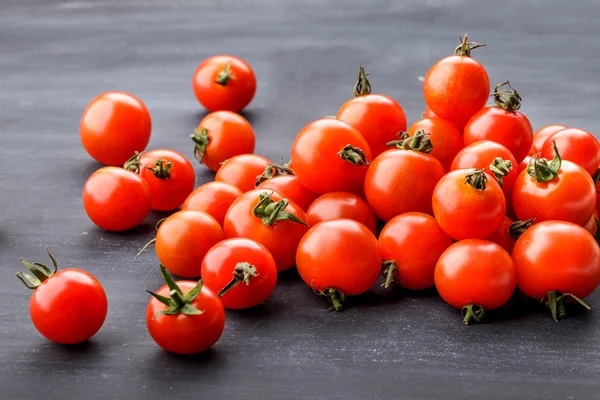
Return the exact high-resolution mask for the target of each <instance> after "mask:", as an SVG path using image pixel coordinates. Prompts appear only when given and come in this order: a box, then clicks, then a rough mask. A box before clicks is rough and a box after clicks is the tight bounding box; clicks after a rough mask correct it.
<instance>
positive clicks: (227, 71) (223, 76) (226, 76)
mask: <svg viewBox="0 0 600 400" xmlns="http://www.w3.org/2000/svg"><path fill="white" fill-rule="evenodd" d="M230 79H235V76H233V75H232V74H231V60H229V61H227V63H226V64H225V68H223V71H221V72H219V75H218V76H217V79H216V80H215V82H216V83H218V84H219V85H221V86H227V83H229V80H230Z"/></svg>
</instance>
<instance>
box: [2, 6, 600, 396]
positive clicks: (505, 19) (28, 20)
mask: <svg viewBox="0 0 600 400" xmlns="http://www.w3.org/2000/svg"><path fill="white" fill-rule="evenodd" d="M250 3H251V4H250ZM525 3H527V4H525ZM365 5H368V7H365ZM598 15H600V2H597V1H593V0H586V1H578V2H564V1H562V0H538V1H528V2H524V1H516V0H515V1H476V0H473V1H461V0H402V1H401V0H398V1H392V0H388V1H370V2H366V1H358V0H338V1H334V0H312V1H308V0H305V1H295V2H292V1H284V0H279V1H278V0H261V1H239V0H237V1H234V0H231V1H195V0H194V1H193V0H136V1H125V0H123V1H121V0H109V1H80V2H57V1H42V0H1V1H0V139H1V140H0V164H1V167H0V204H1V208H0V299H1V301H2V303H1V306H0V398H2V399H11V400H12V399H30V398H31V399H36V398H45V399H80V398H94V399H133V398H150V397H152V398H155V397H156V398H173V397H174V396H175V395H181V396H186V398H200V399H217V398H228V399H237V398H262V399H292V398H293V399H296V398H298V399H350V398H378V399H384V398H386V399H387V398H403V399H438V398H439V399H459V398H473V399H484V398H485V399H501V398H508V397H511V398H520V399H591V398H596V399H597V398H599V397H600V394H599V393H600V381H599V380H598V379H599V378H600V372H599V367H600V360H599V357H600V297H599V296H598V295H597V294H594V295H592V296H591V297H590V298H589V299H588V300H589V304H590V305H591V306H592V307H594V308H595V310H594V311H592V312H589V313H585V314H578V315H576V316H574V317H572V318H569V319H567V320H564V321H562V322H561V323H558V324H557V323H554V322H553V321H552V320H551V319H550V317H549V316H548V315H547V313H545V312H544V310H543V309H542V308H540V307H537V305H535V304H531V303H529V304H525V305H524V304H519V305H517V306H515V307H513V308H512V309H511V310H510V311H506V312H497V313H491V314H490V319H491V320H492V321H490V322H489V323H487V324H484V325H476V326H470V327H465V326H463V325H462V323H461V321H460V317H459V313H458V311H457V310H454V309H451V308H450V307H449V306H447V305H446V304H444V303H443V302H442V301H441V300H440V299H439V298H437V297H436V295H435V293H433V292H428V293H422V294H421V293H419V294H410V293H404V292H400V291H397V290H390V291H385V290H382V289H380V288H378V287H377V288H374V289H373V290H372V291H371V292H370V293H368V294H366V295H364V296H361V297H360V298H358V299H354V300H352V301H350V302H349V306H348V307H347V309H346V310H345V311H344V312H342V313H337V314H328V313H326V312H325V309H326V307H327V306H326V304H325V303H324V302H323V301H322V299H318V298H316V297H315V296H314V295H313V293H312V292H311V290H310V289H309V288H308V287H306V286H305V285H304V284H303V283H302V282H301V281H300V279H299V278H298V276H297V274H296V273H295V272H289V273H285V274H283V275H281V276H280V283H279V286H278V287H277V289H276V291H275V293H274V295H273V296H272V298H271V299H269V301H268V303H267V304H265V305H264V306H262V307H258V308H256V309H254V310H249V311H246V312H228V313H227V326H226V328H225V332H224V334H223V337H222V338H221V340H220V342H219V343H218V344H217V345H216V346H215V348H214V349H213V350H212V351H209V352H207V353H206V354H203V355H200V356H196V357H178V356H173V355H169V354H167V353H165V352H163V351H161V349H160V348H158V347H157V346H156V345H155V344H154V343H153V342H152V340H151V339H150V337H149V336H148V334H147V332H146V327H145V322H144V311H145V307H146V302H147V300H148V295H147V294H146V293H145V292H144V289H156V288H157V287H158V286H159V285H161V281H160V276H159V273H158V270H157V261H156V258H155V256H154V254H153V252H148V253H147V254H145V255H144V256H142V257H141V258H140V259H139V260H138V261H137V262H135V263H134V262H132V259H133V255H134V254H135V252H136V251H137V250H138V249H139V248H140V246H142V244H143V243H145V242H146V241H147V240H148V239H150V238H151V237H152V235H153V228H152V225H153V222H155V221H156V220H157V219H158V218H159V216H158V215H154V216H153V218H152V219H151V220H149V221H147V224H145V225H144V226H142V227H140V228H139V229H136V230H135V231H132V232H128V233H124V234H111V233H106V232H102V231H101V230H99V229H97V228H96V227H95V226H94V225H93V224H92V223H91V222H90V221H89V220H88V219H87V217H86V216H85V213H84V211H83V208H82V205H81V199H80V195H81V189H82V186H83V183H84V182H85V180H86V178H87V177H88V176H89V175H90V174H91V173H92V172H93V171H94V170H96V169H97V168H98V167H99V165H97V164H96V163H94V162H93V161H92V160H91V159H90V158H89V157H88V155H87V154H86V153H85V151H84V150H83V148H82V147H81V145H80V143H79V135H78V123H79V118H80V115H81V113H82V111H83V109H84V107H85V106H86V104H87V103H88V102H89V101H90V100H91V99H92V98H93V97H94V96H96V95H97V94H99V93H101V92H104V91H107V90H113V89H116V90H124V91H129V92H131V93H134V94H135V95H137V96H139V97H140V98H141V99H142V100H143V101H144V102H145V103H146V104H147V105H148V107H149V109H150V112H151V113H152V119H153V125H154V129H153V134H152V140H151V142H150V148H157V147H171V148H173V149H176V150H179V151H182V152H184V153H185V154H186V155H191V152H192V148H191V147H192V146H191V143H190V141H189V139H188V137H187V134H188V133H189V132H190V131H191V130H192V129H193V128H194V127H195V126H196V124H197V123H198V122H199V121H200V119H201V118H202V116H203V115H204V111H203V110H202V109H201V108H200V106H199V105H198V103H197V102H196V100H195V98H194V96H193V94H192V90H191V76H192V73H193V71H194V69H195V68H196V66H197V64H198V63H199V62H200V61H201V60H202V59H204V58H205V57H207V56H210V55H213V54H216V53H223V52H230V53H233V54H236V55H238V56H241V57H243V58H245V59H246V60H248V61H249V62H250V64H251V65H252V66H253V68H254V70H255V72H256V75H257V77H258V92H257V95H256V97H255V99H254V101H253V102H252V104H251V105H250V107H249V108H248V109H247V111H246V112H244V115H245V116H246V117H247V118H248V119H249V120H250V121H251V122H252V124H253V125H254V128H255V130H256V133H257V136H258V143H257V151H258V152H260V153H261V154H264V155H266V156H269V157H273V158H278V157H279V155H280V154H284V153H287V152H288V149H289V147H290V145H291V143H292V140H293V138H294V136H295V134H296V133H297V132H298V130H299V129H300V128H302V126H303V125H304V124H306V123H308V122H309V121H311V120H313V119H316V118H319V117H322V116H325V115H330V114H335V112H336V111H337V109H338V107H339V106H340V105H341V104H342V102H344V101H345V100H346V99H348V98H349V96H350V95H351V88H352V84H353V82H354V79H355V76H356V72H357V68H358V66H359V64H364V65H366V67H367V70H368V71H369V72H370V74H371V76H370V77H371V83H372V85H373V88H374V91H375V92H384V93H387V94H389V95H392V96H393V97H395V98H396V99H398V100H399V101H400V103H401V104H402V105H403V107H404V108H405V110H406V111H407V113H408V116H409V120H410V121H414V120H415V119H416V118H417V117H418V116H419V114H420V112H421V111H422V109H423V107H424V105H423V100H422V94H421V82H420V81H419V76H422V75H424V74H425V73H426V71H427V69H428V68H429V66H431V65H432V64H433V63H434V62H435V61H436V60H437V59H439V58H440V57H442V56H445V55H448V54H450V53H451V52H452V50H453V49H454V47H455V46H456V44H457V38H456V37H457V35H458V34H463V33H464V32H465V31H466V32H468V33H469V36H470V37H471V38H472V39H473V40H476V41H480V42H486V43H487V44H488V47H487V48H484V49H480V50H477V55H476V57H477V58H478V59H479V60H480V61H481V62H482V63H483V64H484V65H485V67H486V68H487V70H488V72H489V74H490V79H491V82H493V83H497V82H500V81H502V80H504V79H507V78H508V79H510V80H511V81H512V82H513V84H514V86H515V87H516V88H517V89H519V90H520V92H521V93H522V95H523V98H524V102H523V111H524V112H525V113H527V115H528V116H529V117H530V119H531V121H532V123H533V125H534V127H535V128H538V127H540V126H541V125H542V124H546V123H551V122H560V123H564V124H567V125H570V126H577V127H582V128H585V129H588V130H590V131H592V132H600V122H599V121H598V118H597V115H598V114H597V113H598V97H599V95H600V86H599V85H598V83H599V80H600V78H599V75H598V70H599V68H600V65H599V60H600V59H599V57H600V41H599V40H598V37H599V34H600V28H599V27H598V23H597V18H596V17H597V16H598ZM197 173H198V178H197V181H198V183H199V184H200V183H202V182H205V181H206V180H209V179H211V178H212V175H211V174H210V173H208V172H207V171H206V169H205V168H203V167H201V166H198V167H197ZM46 246H48V247H49V248H50V249H51V250H52V251H53V252H54V253H55V255H56V257H57V258H58V259H59V261H60V262H61V264H62V266H64V267H66V266H78V267H83V268H85V269H87V270H89V271H90V272H91V273H93V274H94V275H95V276H96V277H97V278H98V279H99V280H100V281H101V282H102V283H103V284H104V286H105V288H106V291H107V294H108V297H109V304H110V310H109V315H108V318H107V320H106V323H105V325H104V327H103V329H102V330H101V331H100V332H99V333H98V334H97V336H95V337H94V338H93V340H92V341H90V342H89V343H86V344H83V345H80V346H75V347H63V346H58V345H55V344H52V343H49V342H47V341H46V340H45V339H43V338H42V337H41V336H40V335H38V333H37V332H36V331H35V329H34V328H33V326H32V324H31V322H30V320H29V315H28V301H29V297H30V292H29V291H28V290H27V289H24V288H22V287H21V286H20V284H19V282H18V281H17V279H16V278H15V277H14V273H15V272H16V271H18V270H19V269H20V268H21V266H20V264H19V258H20V257H23V258H25V259H29V260H31V261H35V260H41V261H45V260H46V258H45V257H46V256H45V253H44V247H46Z"/></svg>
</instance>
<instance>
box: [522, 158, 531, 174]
mask: <svg viewBox="0 0 600 400" xmlns="http://www.w3.org/2000/svg"><path fill="white" fill-rule="evenodd" d="M530 161H531V156H527V157H525V158H524V159H523V161H521V162H520V163H519V174H520V173H521V171H525V170H526V169H527V167H528V166H529V162H530Z"/></svg>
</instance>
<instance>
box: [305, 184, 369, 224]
mask: <svg viewBox="0 0 600 400" xmlns="http://www.w3.org/2000/svg"><path fill="white" fill-rule="evenodd" d="M306 216H307V217H308V224H309V225H310V226H314V225H316V224H317V223H319V222H321V221H329V220H332V219H340V218H347V219H353V220H355V221H358V222H360V223H361V224H363V225H364V226H366V227H367V228H369V230H370V231H371V232H373V233H374V234H375V233H376V232H377V218H375V214H374V213H373V210H371V207H369V204H367V202H366V201H364V200H363V199H361V198H360V197H358V196H357V195H355V194H352V193H348V192H331V193H327V194H324V195H322V196H321V197H319V198H318V199H316V200H315V201H314V203H312V205H311V206H310V208H309V209H308V211H306Z"/></svg>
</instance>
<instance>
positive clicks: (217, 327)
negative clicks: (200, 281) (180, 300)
mask: <svg viewBox="0 0 600 400" xmlns="http://www.w3.org/2000/svg"><path fill="white" fill-rule="evenodd" d="M177 284H178V285H179V287H180V288H181V290H182V291H183V292H184V293H186V292H188V291H189V290H191V289H192V288H194V286H196V282H194V281H177ZM169 292H170V290H169V287H168V286H167V285H164V286H163V287H161V288H160V289H158V291H157V292H156V293H157V294H159V295H161V296H169ZM190 304H191V305H193V306H195V307H196V308H197V309H198V310H201V311H204V312H203V313H202V314H200V315H185V314H177V315H164V314H163V315H159V316H158V317H156V318H154V316H155V315H156V314H157V313H158V312H160V311H164V310H165V309H166V308H167V306H166V305H164V304H162V303H161V302H159V301H158V300H156V299H155V298H151V299H150V301H149V303H148V307H147V309H146V326H147V327H148V333H150V336H151V337H152V339H153V340H154V341H155V342H156V344H158V345H159V346H160V347H162V348H163V349H164V350H166V351H168V352H171V353H176V354H197V353H200V352H203V351H205V350H207V349H209V348H211V347H212V346H214V344H215V343H217V341H218V340H219V338H220V337H221V334H222V333H223V329H224V327H225V310H224V309H223V304H221V300H219V298H218V297H217V296H216V295H215V294H214V293H213V291H212V290H211V289H209V288H208V287H206V286H203V287H202V290H201V291H200V294H199V295H198V297H196V299H195V300H194V301H193V302H191V303H190Z"/></svg>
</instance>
